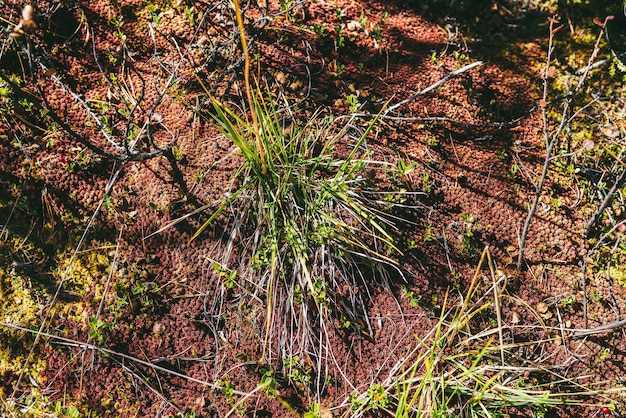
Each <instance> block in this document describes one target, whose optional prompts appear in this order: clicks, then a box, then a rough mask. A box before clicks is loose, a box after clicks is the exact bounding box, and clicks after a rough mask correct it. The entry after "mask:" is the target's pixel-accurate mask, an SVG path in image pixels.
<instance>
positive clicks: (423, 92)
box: [382, 61, 483, 116]
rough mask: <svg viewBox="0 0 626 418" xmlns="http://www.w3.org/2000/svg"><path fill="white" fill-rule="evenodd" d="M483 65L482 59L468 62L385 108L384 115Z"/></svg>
mask: <svg viewBox="0 0 626 418" xmlns="http://www.w3.org/2000/svg"><path fill="white" fill-rule="evenodd" d="M481 65H483V62H482V61H476V62H473V63H471V64H467V65H466V66H465V67H461V68H459V69H458V70H455V71H452V72H451V73H450V74H448V75H447V76H445V77H444V78H442V79H441V80H439V81H437V82H436V83H435V84H432V85H430V86H428V87H426V88H425V89H424V90H421V91H418V92H417V93H414V94H412V95H411V96H410V97H408V98H406V99H404V100H402V101H401V102H399V103H396V104H395V105H393V106H391V107H390V108H388V109H387V110H385V111H384V112H383V114H382V115H383V116H386V115H388V114H389V113H390V112H393V111H394V110H396V109H397V108H399V107H400V106H404V105H405V104H407V103H409V102H410V101H412V100H415V99H416V98H418V97H419V96H423V95H425V94H426V93H428V92H430V91H432V90H434V89H436V88H437V87H439V86H441V85H442V84H443V83H445V82H446V81H448V80H450V79H451V78H453V77H456V76H457V75H460V74H463V73H464V72H466V71H469V70H471V69H473V68H476V67H479V66H481Z"/></svg>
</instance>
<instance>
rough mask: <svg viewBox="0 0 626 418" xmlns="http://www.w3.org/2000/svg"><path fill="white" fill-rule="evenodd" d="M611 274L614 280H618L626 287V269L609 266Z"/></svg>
mask: <svg viewBox="0 0 626 418" xmlns="http://www.w3.org/2000/svg"><path fill="white" fill-rule="evenodd" d="M609 274H610V275H611V278H612V279H613V280H617V282H618V283H619V285H620V286H625V287H626V271H624V270H623V268H622V269H620V268H618V267H615V266H611V267H610V268H609Z"/></svg>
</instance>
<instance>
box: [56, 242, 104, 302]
mask: <svg viewBox="0 0 626 418" xmlns="http://www.w3.org/2000/svg"><path fill="white" fill-rule="evenodd" d="M106 247H107V246H105V248H106ZM72 254H73V251H71V252H68V253H67V254H66V255H65V256H61V258H60V259H59V265H60V266H65V268H66V269H67V276H66V277H65V282H64V288H65V290H67V291H71V292H74V293H77V294H79V295H80V296H84V295H86V294H87V293H88V292H89V291H90V290H91V288H92V287H93V286H94V285H95V284H96V283H98V282H99V281H100V279H101V278H102V277H103V276H104V275H106V273H107V271H108V269H109V258H108V256H107V254H105V252H104V250H102V249H99V250H91V251H85V252H83V253H80V254H78V255H77V256H76V257H75V258H74V259H73V260H72ZM70 261H71V262H72V263H71V264H70V265H69V268H68V263H69V262H70ZM64 273H65V270H62V271H61V272H60V274H61V275H62V274H64ZM59 279H60V277H59Z"/></svg>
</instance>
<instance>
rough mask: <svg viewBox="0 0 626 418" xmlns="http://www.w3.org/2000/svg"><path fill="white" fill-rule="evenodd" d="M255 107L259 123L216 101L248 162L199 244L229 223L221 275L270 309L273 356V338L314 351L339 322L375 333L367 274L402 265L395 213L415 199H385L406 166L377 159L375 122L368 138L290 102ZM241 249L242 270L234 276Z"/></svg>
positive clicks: (220, 118) (256, 97) (217, 116)
mask: <svg viewBox="0 0 626 418" xmlns="http://www.w3.org/2000/svg"><path fill="white" fill-rule="evenodd" d="M268 95H269V93H268ZM251 102H252V103H253V109H252V112H253V113H254V114H255V118H253V120H254V123H250V122H249V121H248V119H247V117H246V116H239V115H237V114H236V113H235V112H234V111H233V110H232V109H231V108H229V107H227V106H226V105H224V104H223V103H221V102H219V101H217V100H214V101H213V105H214V113H213V118H214V120H215V121H216V122H217V124H218V126H219V128H220V130H221V132H222V133H223V134H224V135H226V136H227V137H228V138H229V139H230V140H231V141H232V142H233V144H234V145H235V146H236V148H237V149H238V151H239V152H240V154H241V155H242V156H243V163H242V165H241V167H240V168H239V169H238V170H237V172H236V174H235V179H236V180H235V184H237V186H235V187H234V190H233V192H232V193H231V194H230V196H229V197H228V198H227V199H225V200H224V202H223V203H222V204H221V205H220V206H219V207H218V209H217V210H216V211H215V212H214V213H213V214H212V215H211V216H210V218H209V219H208V220H207V221H206V222H205V223H204V224H203V225H202V227H201V228H200V229H199V230H198V231H197V233H196V234H195V235H194V238H195V237H196V236H197V235H198V234H200V233H201V232H202V230H204V229H205V228H206V227H207V226H208V225H210V224H211V223H212V222H213V221H215V220H216V218H217V217H218V216H220V215H224V214H227V213H228V214H229V219H230V223H231V224H230V227H229V228H228V229H227V230H228V231H230V235H229V238H228V245H227V246H226V251H225V253H224V254H222V257H221V259H222V260H223V262H220V263H218V267H217V270H219V273H220V274H219V276H221V277H222V278H225V277H226V278H227V279H228V280H227V281H226V282H227V284H228V285H229V287H233V286H234V285H235V284H236V285H237V287H238V288H244V289H245V290H246V292H247V293H248V294H251V295H252V296H253V297H254V298H255V299H257V300H262V301H264V303H265V305H266V307H267V312H268V313H267V319H266V325H265V344H264V345H265V348H267V343H268V341H269V340H270V339H271V338H270V337H271V336H272V335H273V334H275V336H279V339H281V338H282V340H284V341H285V342H289V344H290V345H291V344H293V338H286V337H285V336H284V330H289V329H292V330H297V331H296V332H297V333H299V334H300V335H299V337H302V338H303V339H302V340H301V341H302V342H303V344H302V345H301V349H302V350H305V349H307V348H308V349H310V348H311V347H310V344H308V343H310V342H312V341H311V337H312V335H313V334H314V333H313V332H311V331H312V330H313V328H314V326H313V323H314V322H317V324H318V326H317V329H324V328H325V327H326V325H327V324H328V320H329V319H331V318H337V319H339V321H340V325H341V326H343V327H346V328H348V327H353V326H356V327H358V328H359V329H360V330H361V331H363V332H367V329H368V328H369V325H367V323H368V321H367V317H366V314H365V306H366V298H365V297H364V295H367V294H368V293H369V289H367V287H368V286H367V283H370V281H369V279H368V278H365V277H364V268H367V269H369V271H372V267H373V266H374V265H377V266H380V265H381V264H386V265H389V266H396V262H395V261H394V260H393V258H392V257H393V254H394V253H399V250H398V248H397V247H396V243H395V239H394V236H393V230H394V228H396V225H395V223H394V221H395V220H396V219H395V218H394V217H393V215H392V214H391V212H390V211H389V208H390V207H392V206H393V205H394V202H396V203H397V202H398V201H400V200H403V199H404V198H405V197H406V196H405V195H406V194H407V192H406V191H405V190H404V189H400V188H398V189H397V190H395V191H394V190H391V191H389V192H381V190H380V187H381V184H380V182H381V181H385V180H384V179H385V178H392V176H390V174H392V175H393V178H396V179H397V178H401V177H402V176H401V175H396V174H397V173H396V171H397V170H398V169H397V167H398V165H394V164H392V163H389V162H386V161H376V160H375V159H373V158H371V156H372V152H371V151H370V149H369V148H368V146H367V138H368V135H369V134H370V133H371V131H372V129H373V127H374V126H375V123H376V119H374V120H373V122H372V123H370V124H368V125H367V126H366V127H364V128H362V129H360V130H359V129H358V128H356V127H355V126H354V125H352V124H351V121H348V123H345V124H342V126H338V123H337V120H334V119H333V118H331V117H323V116H322V115H321V114H320V113H319V112H318V113H314V114H313V115H312V116H310V117H309V118H307V120H302V119H299V118H297V117H296V116H295V114H294V113H293V111H292V108H291V107H290V106H289V105H288V104H287V103H286V101H283V102H279V101H278V100H270V99H266V98H264V95H263V93H262V91H261V90H260V89H258V88H257V89H256V90H254V91H253V94H252V101H251ZM279 103H280V105H279ZM402 166H405V165H404V164H403V165H402ZM377 179H379V180H377ZM377 183H378V184H377ZM376 188H378V189H376ZM390 196H392V198H389V197H390ZM235 248H236V249H237V254H238V257H237V263H238V264H237V265H239V266H241V267H239V268H238V269H237V268H234V269H230V268H229V267H228V266H227V264H228V263H229V261H230V262H232V257H231V255H232V254H231V252H232V250H233V249H235ZM234 270H237V273H233V271H234ZM225 271H230V272H231V273H230V274H224V272H225ZM363 286H365V290H364V289H363ZM312 319H313V321H311V320H312ZM281 334H282V335H283V336H282V337H280V335H281ZM289 337H291V335H290V336H289ZM307 346H308V347H307ZM290 351H291V350H290ZM264 353H265V349H264ZM290 355H295V353H290Z"/></svg>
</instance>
